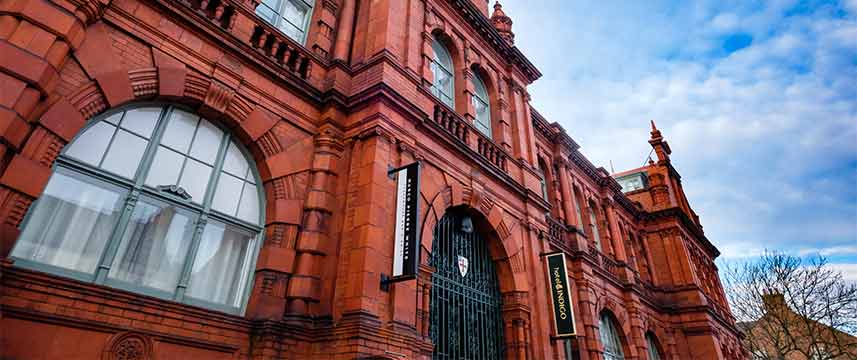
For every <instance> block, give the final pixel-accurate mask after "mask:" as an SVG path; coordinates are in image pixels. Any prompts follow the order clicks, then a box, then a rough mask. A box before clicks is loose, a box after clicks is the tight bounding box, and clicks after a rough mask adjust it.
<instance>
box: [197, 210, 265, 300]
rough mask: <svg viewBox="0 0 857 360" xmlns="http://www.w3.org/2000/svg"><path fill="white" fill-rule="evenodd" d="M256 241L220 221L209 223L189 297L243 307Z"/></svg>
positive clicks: (203, 236)
mask: <svg viewBox="0 0 857 360" xmlns="http://www.w3.org/2000/svg"><path fill="white" fill-rule="evenodd" d="M254 242H255V236H254V235H253V234H250V233H247V232H244V231H241V230H238V229H236V228H234V227H232V226H229V225H224V224H221V223H218V222H210V223H209V224H207V225H206V226H205V230H204V231H203V233H202V239H201V240H200V243H199V251H198V252H197V254H196V259H195V260H194V263H193V270H192V271H191V275H190V284H189V286H188V289H187V295H188V296H190V297H193V298H196V299H200V300H205V301H209V302H214V303H218V304H225V305H230V306H234V307H238V306H240V305H241V299H242V295H243V293H244V288H245V286H246V285H247V274H248V272H249V271H250V269H249V267H250V257H251V253H252V249H253V245H254Z"/></svg>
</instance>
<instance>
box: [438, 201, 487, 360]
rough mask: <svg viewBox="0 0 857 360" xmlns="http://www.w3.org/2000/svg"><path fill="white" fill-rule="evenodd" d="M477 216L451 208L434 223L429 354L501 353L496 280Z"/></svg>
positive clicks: (469, 355) (459, 356)
mask: <svg viewBox="0 0 857 360" xmlns="http://www.w3.org/2000/svg"><path fill="white" fill-rule="evenodd" d="M475 220H476V219H474V218H473V217H471V215H470V214H468V213H467V212H466V211H465V210H464V209H461V208H458V209H450V210H449V211H447V213H446V215H444V216H443V218H442V219H441V220H440V221H438V223H437V225H435V228H434V240H433V242H432V252H431V256H430V257H429V265H431V266H433V267H434V268H435V272H434V274H433V275H432V292H431V309H430V320H431V323H430V324H431V325H430V326H431V327H430V330H431V331H430V333H431V339H432V341H433V342H434V345H435V349H434V354H433V356H432V358H433V359H444V360H446V359H501V358H503V353H504V351H503V350H504V349H503V320H502V316H501V308H500V304H501V301H500V285H499V282H498V280H497V272H496V271H495V267H494V262H493V260H492V259H491V255H490V253H489V251H488V244H487V243H486V238H485V237H484V236H482V235H481V234H480V232H479V231H478V230H477V226H476V224H475V223H476V221H475Z"/></svg>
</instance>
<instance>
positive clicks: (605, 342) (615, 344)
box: [598, 312, 625, 360]
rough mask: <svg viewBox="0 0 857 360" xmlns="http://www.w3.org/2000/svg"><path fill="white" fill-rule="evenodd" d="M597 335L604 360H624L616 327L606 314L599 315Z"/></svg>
mask: <svg viewBox="0 0 857 360" xmlns="http://www.w3.org/2000/svg"><path fill="white" fill-rule="evenodd" d="M598 335H599V337H600V339H601V345H602V346H604V360H624V359H625V353H624V352H623V351H622V340H621V339H620V338H619V330H618V326H617V325H616V322H615V321H613V318H612V317H611V316H610V315H609V314H608V313H607V312H604V313H601V318H600V319H599V320H598Z"/></svg>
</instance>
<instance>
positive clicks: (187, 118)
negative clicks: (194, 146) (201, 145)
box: [161, 109, 199, 154]
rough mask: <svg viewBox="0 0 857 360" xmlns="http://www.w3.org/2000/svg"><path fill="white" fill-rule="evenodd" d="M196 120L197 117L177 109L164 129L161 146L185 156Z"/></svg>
mask: <svg viewBox="0 0 857 360" xmlns="http://www.w3.org/2000/svg"><path fill="white" fill-rule="evenodd" d="M198 120H199V117H198V116H196V115H194V114H191V113H188V112H185V111H181V110H178V109H176V110H173V112H172V114H170V121H169V123H167V128H166V129H164V135H163V136H162V137H161V144H164V145H167V146H169V147H171V148H173V149H175V150H178V151H179V152H182V153H185V154H187V150H188V147H189V146H190V140H191V139H193V132H194V130H196V123H197V121H198Z"/></svg>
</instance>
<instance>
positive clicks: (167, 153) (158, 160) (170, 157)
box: [146, 146, 185, 186]
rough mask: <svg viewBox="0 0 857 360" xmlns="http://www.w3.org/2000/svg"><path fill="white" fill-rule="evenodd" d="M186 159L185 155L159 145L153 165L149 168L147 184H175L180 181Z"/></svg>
mask: <svg viewBox="0 0 857 360" xmlns="http://www.w3.org/2000/svg"><path fill="white" fill-rule="evenodd" d="M184 159H185V157H184V155H181V154H179V153H177V152H175V151H172V150H170V149H168V148H166V147H163V146H158V151H157V152H156V153H155V159H154V160H153V161H152V167H151V168H150V169H149V175H148V177H146V185H149V186H158V185H175V184H176V183H178V180H179V174H180V173H181V170H182V164H184Z"/></svg>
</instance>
